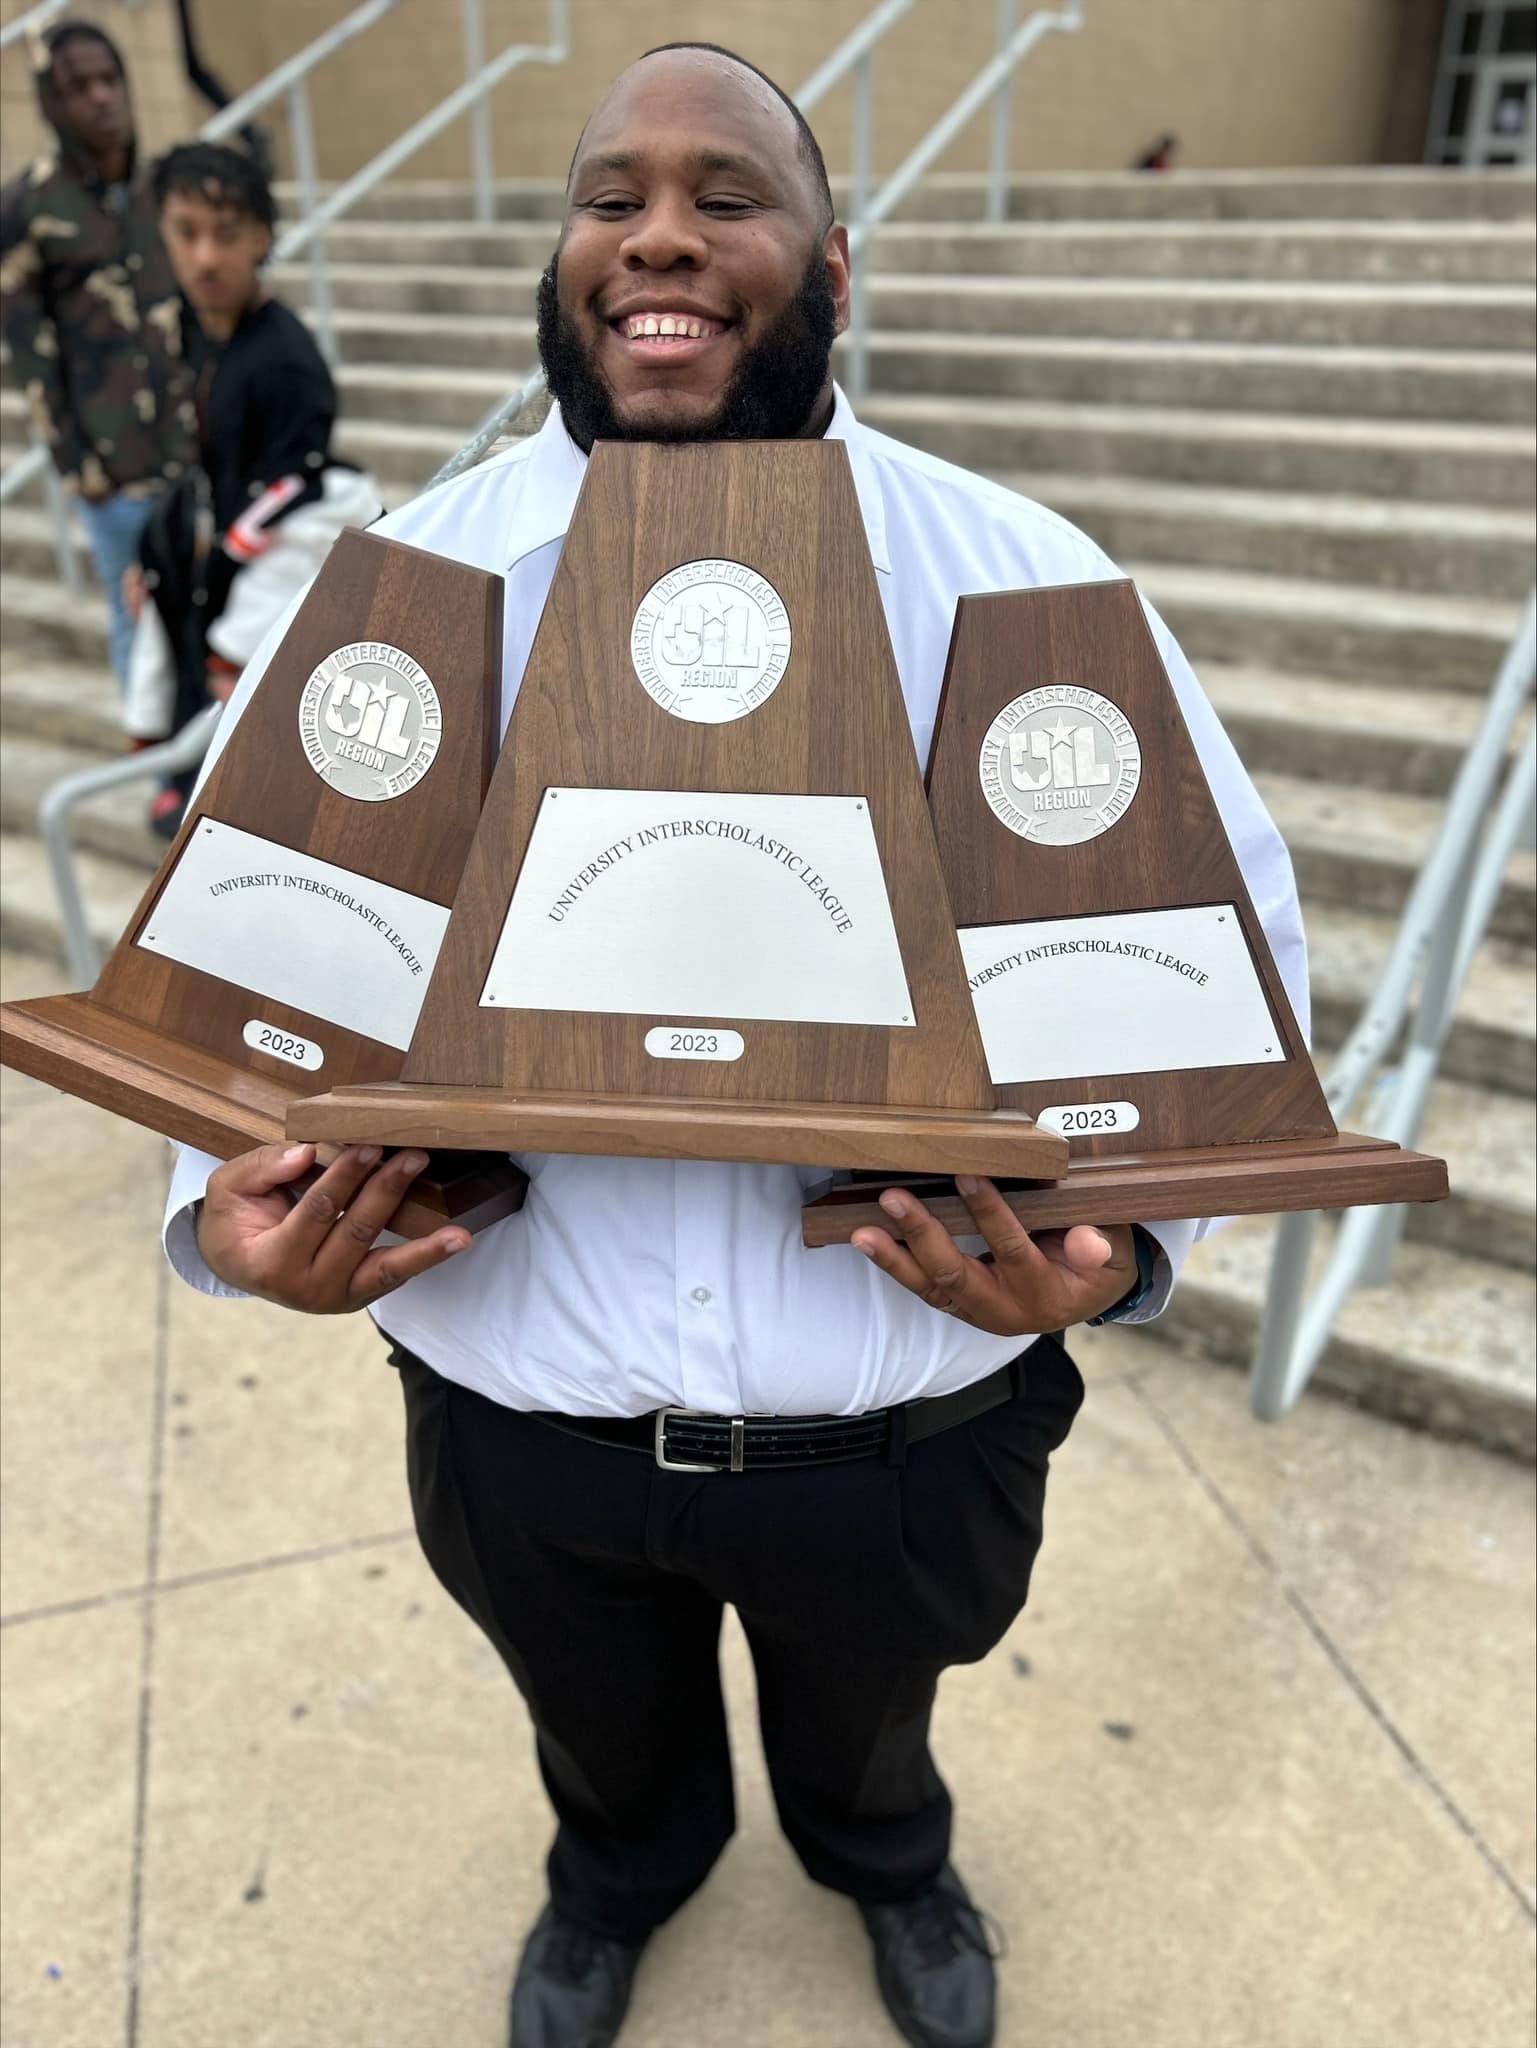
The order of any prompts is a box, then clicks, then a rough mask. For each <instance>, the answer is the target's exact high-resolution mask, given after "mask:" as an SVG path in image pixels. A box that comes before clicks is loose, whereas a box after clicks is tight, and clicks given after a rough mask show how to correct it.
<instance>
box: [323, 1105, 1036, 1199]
mask: <svg viewBox="0 0 1537 2048" xmlns="http://www.w3.org/2000/svg"><path fill="white" fill-rule="evenodd" d="M288 1136H289V1137H290V1138H304V1139H325V1140H328V1141H330V1142H333V1143H337V1144H365V1143H374V1144H389V1145H427V1146H433V1145H448V1146H453V1147H456V1148H463V1149H469V1148H476V1147H478V1148H480V1149H482V1150H489V1149H492V1148H495V1149H496V1150H497V1151H504V1150H505V1151H508V1152H563V1153H588V1154H595V1155H597V1156H599V1157H603V1158H618V1159H729V1160H740V1161H744V1162H746V1163H748V1164H750V1165H767V1166H818V1165H826V1166H838V1167H856V1168H866V1169H868V1170H870V1171H872V1172H893V1173H903V1172H907V1173H925V1172H927V1173H939V1172H944V1173H986V1174H1008V1175H1015V1176H1023V1177H1027V1178H1029V1179H1032V1180H1045V1179H1052V1178H1054V1177H1055V1176H1056V1175H1058V1174H1061V1173H1065V1172H1066V1171H1067V1165H1068V1148H1067V1141H1066V1139H1065V1138H1059V1137H1058V1136H1057V1135H1056V1133H1055V1132H1054V1131H1044V1130H1042V1129H1041V1128H1040V1126H1039V1125H1038V1124H1036V1123H1034V1122H1033V1121H1032V1120H1031V1118H1029V1117H1027V1116H1025V1115H1024V1114H1022V1113H1021V1112H1020V1111H1018V1110H1009V1109H999V1110H924V1109H892V1108H888V1107H886V1106H885V1105H882V1104H868V1105H866V1106H864V1107H859V1108H845V1107H834V1106H832V1105H829V1104H825V1103H817V1102H772V1103H758V1102H727V1101H706V1100H703V1099H701V1098H697V1097H672V1098H667V1097H659V1096H652V1097H648V1098H629V1097H624V1096H606V1095H508V1094H506V1093H504V1092H502V1091H501V1090H499V1089H494V1088H440V1087H422V1086H415V1085H412V1084H410V1083H407V1082H401V1081H383V1082H360V1083H357V1084H355V1085H353V1086H351V1087H346V1088H336V1089H333V1090H332V1091H331V1093H330V1094H328V1095H315V1096H310V1097H308V1098H307V1099H305V1100H303V1101H299V1102H294V1103H293V1104H292V1106H291V1107H290V1109H289V1112H288Z"/></svg>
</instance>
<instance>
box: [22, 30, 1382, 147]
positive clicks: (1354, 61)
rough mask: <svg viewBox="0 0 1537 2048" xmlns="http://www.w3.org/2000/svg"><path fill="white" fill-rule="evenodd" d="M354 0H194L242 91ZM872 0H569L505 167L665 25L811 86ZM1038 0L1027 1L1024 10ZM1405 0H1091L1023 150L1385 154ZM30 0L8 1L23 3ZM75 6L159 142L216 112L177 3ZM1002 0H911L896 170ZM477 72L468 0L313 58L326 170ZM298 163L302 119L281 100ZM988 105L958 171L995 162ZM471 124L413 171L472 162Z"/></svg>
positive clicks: (886, 64)
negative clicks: (207, 108) (205, 100)
mask: <svg viewBox="0 0 1537 2048" xmlns="http://www.w3.org/2000/svg"><path fill="white" fill-rule="evenodd" d="M350 4H351V0H260V4H251V0H195V5H196V8H197V15H196V19H197V25H198V31H199V35H200V38H201V41H202V43H203V45H204V55H205V57H206V59H207V61H208V62H209V63H210V64H211V65H212V67H213V69H214V70H215V71H216V72H217V73H218V74H219V75H220V76H222V77H223V79H224V81H225V83H226V85H227V86H228V87H229V89H230V90H231V91H232V92H233V91H240V90H242V89H244V88H245V87H246V86H248V85H250V84H252V83H254V82H255V81H256V80H257V79H259V78H260V77H262V76H263V75H264V74H265V73H267V72H268V71H270V70H271V69H272V68H273V67H274V66H275V65H277V64H278V63H280V62H281V61H282V60H283V59H284V58H285V57H287V56H289V55H291V54H292V53H293V52H294V51H295V50H297V49H300V48H302V47H303V46H304V45H305V44H306V43H307V42H309V41H311V40H313V39H314V38H315V37H316V36H317V35H319V34H320V33H321V32H322V31H323V29H325V28H326V27H328V26H329V25H330V24H331V23H332V22H334V21H337V20H339V19H340V18H341V17H342V16H343V15H344V14H345V13H346V12H348V11H349V5H350ZM869 5H870V0H772V4H769V0H750V4H747V5H743V4H741V0H739V4H738V5H737V6H735V7H732V8H727V7H725V6H724V5H722V4H721V0H572V6H571V14H572V22H573V38H572V44H573V48H572V56H571V58H570V60H569V61H568V62H567V64H566V65H565V66H564V67H562V68H561V69H559V70H556V71H548V70H544V69H542V68H528V69H524V70H523V71H521V72H518V73H515V74H514V75H513V77H512V78H511V79H510V80H509V81H508V82H507V84H506V85H505V86H503V87H502V88H501V89H500V90H499V92H498V93H497V95H496V97H495V99H494V102H493V108H494V121H495V126H494V134H495V156H496V166H497V170H498V172H499V173H501V174H502V175H504V176H521V175H549V174H551V173H558V172H562V171H564V169H565V166H566V162H567V160H568V158H569V155H570V152H571V147H572V144H573V142H574V140H575V138H576V135H577V133H578V132H579V130H580V127H581V123H582V120H583V118H584V116H585V115H586V113H587V112H588V111H589V110H590V108H591V106H592V104H593V102H594V100H595V98H596V96H597V95H598V93H599V92H600V91H601V89H602V87H603V85H604V84H605V83H606V81H607V80H608V79H609V78H610V77H611V76H612V75H613V73H614V72H615V71H617V70H618V69H619V68H620V67H621V66H622V65H623V64H624V63H625V62H627V61H628V60H629V59H630V58H631V57H633V56H635V55H637V54H638V53H639V52H640V51H641V50H643V49H645V48H647V47H648V46H649V45H651V44H653V43H657V42H665V41H672V40H677V39H689V38H698V39H705V40H712V39H720V40H726V41H729V42H730V43H731V44H732V45H733V46H734V47H736V48H738V49H740V50H741V51H742V53H743V54H744V55H745V56H748V57H750V58H751V59H752V60H753V61H754V62H755V63H758V64H760V65H762V67H763V68H764V69H765V70H766V71H768V72H769V73H770V74H771V76H773V77H775V78H777V79H778V80H779V81H780V83H781V84H783V85H784V86H785V87H786V88H787V89H789V90H791V91H793V90H795V89H796V88H797V87H798V86H799V85H800V84H801V83H802V81H803V80H804V79H805V78H806V77H807V76H809V74H810V73H811V72H812V70H814V69H815V67H816V65H817V64H818V63H819V62H820V61H821V60H822V58H823V57H824V56H825V55H826V54H827V53H828V52H829V51H830V50H832V49H833V48H834V47H836V45H837V43H838V42H839V41H840V40H841V39H842V37H843V36H845V35H846V34H847V33H848V32H849V30H850V29H852V28H853V27H854V26H855V25H856V24H857V23H858V22H859V21H860V20H862V19H863V18H864V16H865V14H866V13H867V11H868V8H869ZM1029 5H1030V0H1019V9H1018V11H1019V15H1020V17H1021V18H1023V17H1024V15H1025V14H1026V12H1027V11H1028V8H1029ZM1405 5H1406V0H1284V4H1280V0H1086V6H1085V14H1086V17H1087V19H1086V25H1085V27H1084V28H1083V29H1082V30H1081V31H1080V32H1079V33H1078V34H1077V35H1075V36H1063V35H1053V36H1050V37H1048V38H1047V39H1046V40H1045V42H1043V43H1042V44H1041V45H1040V46H1039V47H1038V48H1037V50H1036V51H1035V53H1034V54H1033V55H1032V56H1031V57H1030V58H1029V59H1027V61H1026V63H1025V65H1024V66H1023V67H1022V68H1021V70H1020V71H1019V73H1018V74H1017V82H1016V120H1015V145H1014V162H1015V165H1016V167H1017V168H1019V169H1021V170H1034V169H1052V168H1063V169H1096V168H1113V167H1117V166H1120V165H1124V164H1126V163H1128V162H1129V161H1130V160H1131V159H1132V158H1133V157H1134V156H1135V155H1136V154H1137V152H1138V151H1140V150H1141V149H1142V148H1144V147H1145V146H1146V145H1147V143H1148V142H1149V141H1150V140H1151V139H1152V138H1153V137H1155V136H1157V135H1159V134H1160V133H1163V132H1165V131H1170V132H1173V133H1174V134H1176V135H1178V137H1179V138H1180V145H1181V147H1180V155H1179V161H1180V163H1181V164H1183V165H1186V166H1191V167H1196V166H1222V165H1238V164H1330V163H1360V162H1373V161H1376V160H1377V158H1378V156H1379V153H1380V145H1381V142H1382V138H1383V135H1384V130H1385V125H1386V123H1387V121H1388V117H1389V112H1390V109H1391V107H1392V105H1393V93H1394V81H1395V77H1396V75H1397V73H1398V70H1399V68H1400V54H1401V52H1400V32H1401V29H1402V27H1403V25H1404V21H1405ZM20 7H21V0H0V16H3V18H5V19H9V18H11V16H12V15H14V14H15V13H17V12H19V11H20ZM79 11H80V12H81V13H83V14H87V15H90V16H92V17H93V18H98V19H100V20H102V21H103V23H104V24H105V25H106V26H107V27H108V28H109V29H110V30H111V32H112V33H113V34H115V35H117V36H118V37H119V39H120V40H121V42H122V44H123V46H124V49H125V51H126V53H127V55H128V58H129V62H130V65H131V67H132V73H133V81H134V88H135V96H136V100H137V103H138V105H139V108H140V113H141V122H142V127H143V131H144V134H145V139H146V141H147V142H148V143H149V145H150V146H151V147H154V146H157V145H159V144H163V143H164V142H166V141H168V140H170V139H171V137H172V136H173V135H174V134H176V133H177V132H178V130H179V128H184V127H185V126H188V125H195V121H196V119H197V118H198V117H199V113H200V109H199V108H198V107H197V106H196V105H195V103H194V102H193V101H192V99H191V97H190V96H189V94H188V93H187V91H186V88H185V86H184V85H181V84H180V82H179V72H178V60H177V59H176V57H175V55H174V51H175V33H174V28H173V26H172V20H171V9H170V7H169V6H168V5H167V4H166V0H144V4H143V6H142V7H141V8H139V9H137V10H134V11H129V10H128V9H126V8H125V7H123V6H122V5H121V4H116V0H82V4H81V6H80V9H79ZM485 17H486V46H487V50H488V52H489V53H492V54H494V53H495V52H496V51H498V50H500V49H502V48H504V47H506V46H507V45H508V44H509V43H511V42H514V41H533V42H538V41H541V40H542V39H543V35H544V28H545V9H544V6H543V4H542V0H485ZM995 22H996V0H915V4H914V6H913V9H912V12H911V14H910V15H908V16H907V17H906V18H905V19H904V20H903V21H902V22H901V23H900V24H899V25H898V26H897V28H896V29H895V30H894V31H893V32H892V33H891V35H890V36H889V38H888V39H887V41H886V43H885V44H883V46H882V49H881V54H880V58H879V63H878V67H877V84H878V114H877V131H876V155H877V161H878V165H879V167H881V168H890V167H891V166H893V165H894V164H895V163H896V162H897V161H898V160H899V159H900V157H901V156H902V154H903V153H904V152H905V151H906V150H907V149H908V148H909V147H910V146H911V145H912V143H913V142H914V141H916V140H917V138H918V137H919V136H920V135H921V134H922V133H923V132H924V130H925V129H926V128H927V127H928V126H929V124H930V123H931V122H932V121H933V120H934V119H935V118H936V117H937V116H938V115H939V114H940V113H941V112H942V111H943V110H944V109H945V107H947V106H948V105H949V103H950V101H951V100H952V99H953V98H954V97H955V95H956V94H957V93H958V92H959V91H960V90H961V89H962V87H963V86H964V85H965V84H966V83H967V82H968V81H969V80H970V78H971V77H972V76H973V75H974V74H975V73H976V71H977V70H978V68H979V67H980V66H981V65H982V64H983V63H984V62H985V61H986V59H987V58H988V56H989V55H990V54H991V52H992V49H993V43H994V35H995ZM463 75H464V59H463V48H462V42H461V11H460V8H459V7H458V6H456V5H454V4H452V0H399V5H398V8H397V10H396V12H395V13H394V14H393V15H391V16H390V17H388V18H387V19H386V20H385V21H384V22H383V23H381V24H380V25H379V26H378V27H376V28H374V29H373V30H372V31H370V32H369V33H368V34H367V35H365V36H364V37H363V38H361V39H360V40H359V41H358V42H357V43H355V44H353V45H351V46H350V47H349V48H348V49H346V50H344V51H343V52H342V53H340V54H339V55H338V56H336V57H334V58H333V59H331V60H330V61H329V63H328V64H327V65H326V66H325V68H324V69H323V70H322V71H321V72H320V73H318V74H317V76H316V80H315V91H314V107H315V126H316V132H317V147H318V152H319V156H320V162H321V168H322V172H323V173H324V174H325V175H327V176H331V177H336V176H341V175H345V174H346V173H348V172H350V171H352V170H355V169H356V168H357V167H358V165H359V164H360V163H361V162H363V161H364V160H366V158H367V157H368V156H370V155H371V154H373V153H374V152H375V151H376V150H378V149H381V148H382V147H383V146H384V145H385V143H387V142H388V141H390V140H391V139H392V138H393V137H394V136H395V135H397V134H398V133H400V131H401V130H402V129H404V128H405V127H407V126H408V125H409V124H410V123H411V122H412V121H413V120H415V119H417V118H418V117H419V116H420V115H421V114H423V113H424V112H426V111H427V109H428V108H429V107H431V106H432V105H433V104H434V103H435V102H436V101H437V100H438V99H439V98H441V97H442V96H443V95H444V94H445V93H447V92H449V91H451V90H452V89H453V87H454V86H455V85H456V84H458V83H459V82H460V81H461V80H462V78H463ZM3 88H4V98H3V103H0V104H3V111H4V113H5V115H6V116H7V117H8V118H7V119H6V121H5V135H4V150H3V156H0V162H3V165H4V167H5V168H6V169H7V170H9V169H11V168H14V166H15V163H16V162H17V161H18V160H20V159H22V158H24V157H25V155H26V154H27V153H28V151H29V150H30V149H31V148H32V147H33V144H34V138H35V135H36V131H37V124H36V120H35V116H34V115H33V113H32V109H31V104H30V81H29V80H28V79H27V76H26V66H25V63H24V62H23V61H21V60H20V59H19V58H18V56H17V54H16V53H15V52H13V51H12V52H7V53H6V58H5V63H4V77H3ZM273 126H274V129H275V133H276V140H277V143H278V149H279V156H280V159H282V158H283V157H285V156H286V136H285V133H284V122H283V120H282V118H281V117H280V116H276V115H275V116H274V119H273ZM814 126H815V127H816V128H817V131H818V133H819V135H820V137H821V139H822V142H823V145H824V148H825V150H826V153H827V156H828V161H829V165H830V167H831V168H832V169H833V170H834V172H835V173H836V172H837V171H839V170H841V169H843V168H845V167H846V163H847V156H848V93H847V91H846V90H838V91H836V92H835V93H834V94H833V95H832V96H831V97H830V98H829V99H827V100H825V101H824V102H823V103H822V105H821V107H820V108H818V110H817V112H816V115H815V119H814ZM986 150H987V122H986V119H985V117H984V118H981V119H979V120H977V121H975V122H973V124H972V126H971V127H970V129H969V130H968V131H967V132H966V133H965V134H964V135H963V136H962V138H961V139H960V140H959V141H958V142H957V143H956V144H955V146H954V147H953V148H952V150H951V152H950V154H949V155H948V156H947V158H946V159H945V167H946V168H951V169H971V168H976V167H979V166H980V165H981V164H982V163H983V161H984V160H985V155H986ZM467 161H468V143H467V140H466V134H465V130H464V127H463V125H462V124H461V125H460V126H459V127H458V128H456V129H453V130H451V131H450V132H449V134H448V135H447V136H445V137H443V138H440V139H439V140H437V141H436V142H434V143H431V144H429V145H428V146H427V147H426V148H425V149H424V150H423V151H422V152H421V154H420V155H419V156H417V157H416V158H415V159H414V160H413V162H412V163H411V165H410V166H409V167H408V168H407V169H406V170H405V171H404V172H403V173H402V175H406V176H415V177H460V176H463V175H464V174H465V171H466V166H467Z"/></svg>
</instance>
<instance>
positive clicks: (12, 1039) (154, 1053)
mask: <svg viewBox="0 0 1537 2048" xmlns="http://www.w3.org/2000/svg"><path fill="white" fill-rule="evenodd" d="M0 1065H4V1066H7V1067H14V1068H16V1069H17V1071H18V1072H20V1073H23V1074H30V1075H31V1076H32V1078H33V1079H34V1080H37V1081H45V1082H46V1083H47V1084H48V1085H49V1086H50V1087H52V1088H60V1089H62V1090H63V1091H64V1093H65V1094H66V1095H75V1096H78V1097H79V1098H80V1100H81V1101H83V1102H90V1103H94V1104H95V1105H96V1107H97V1108H98V1109H106V1110H110V1111H111V1112H112V1114H113V1115H114V1116H122V1117H127V1118H128V1119H129V1121H130V1122H131V1123H136V1124H142V1125H143V1126H144V1127H145V1128H146V1129H147V1130H151V1131H158V1132H159V1133H160V1134H161V1136H162V1137H166V1138H174V1139H175V1140H176V1141H177V1143H178V1144H182V1145H193V1146H196V1148H197V1149H198V1150H199V1151H200V1152H212V1153H213V1154H214V1156H215V1157H216V1158H219V1159H233V1158H234V1156H235V1154H236V1153H237V1152H248V1151H250V1150H251V1149H252V1147H253V1146H256V1145H276V1144H283V1143H285V1142H286V1138H285V1133H284V1129H283V1124H284V1118H285V1116H286V1115H287V1112H288V1109H289V1106H290V1104H291V1103H292V1101H293V1099H294V1090H293V1087H292V1086H291V1085H286V1084H285V1083H284V1082H283V1081H282V1080H281V1079H279V1078H278V1077H277V1076H275V1075H267V1074H258V1073H255V1072H253V1071H252V1070H251V1069H250V1068H249V1067H242V1066H237V1065H236V1064H235V1063H234V1062H233V1061H230V1060H224V1059H220V1058H219V1056H218V1055H217V1054H216V1053H210V1052H205V1051H203V1050H202V1049H200V1048H199V1047H196V1046H190V1045H188V1044H186V1043H185V1041H184V1040H181V1039H173V1038H168V1037H165V1036H162V1034H161V1033H159V1032H157V1031H152V1030H150V1029H149V1028H148V1027H147V1026H146V1025H143V1024H136V1023H134V1022H133V1021H132V1020H131V1019H129V1018H126V1017H120V1016H119V1015H117V1013H116V1012H115V1011H112V1010H108V1009H105V1008H103V1006H102V1005H101V1004H100V1003H95V1002H93V1001H92V1000H91V998H90V997H89V996H85V995H69V996H43V997H40V998H38V999H36V1000H34V1001H32V1002H25V1003H6V1004H4V1005H3V1006H0ZM334 1157H335V1151H334V1150H332V1151H330V1152H329V1153H325V1152H323V1153H322V1154H321V1155H320V1158H319V1166H318V1167H317V1172H318V1171H319V1169H320V1168H323V1167H324V1166H325V1165H326V1164H327V1163H328V1162H329V1159H331V1158H334ZM312 1177H313V1176H312ZM306 1184H307V1183H306V1182H298V1183H295V1185H296V1186H300V1187H302V1186H304V1185H306ZM527 1187H528V1182H527V1179H526V1177H525V1176H524V1175H523V1174H521V1173H519V1172H518V1170H517V1168H516V1167H514V1166H513V1165H512V1164H511V1162H510V1161H508V1160H505V1159H495V1158H482V1157H477V1156H475V1155H474V1154H470V1155H469V1156H458V1157H454V1156H448V1157H443V1158H434V1159H433V1160H432V1161H431V1163H430V1165H429V1167H428V1169H427V1171H426V1172H425V1173H424V1174H423V1175H422V1176H421V1177H420V1178H419V1179H418V1180H417V1181H416V1183H415V1184H414V1185H413V1187H412V1189H411V1192H410V1194H409V1195H408V1196H407V1197H406V1199H405V1201H404V1202H402V1203H401V1205H400V1207H399V1208H398V1209H397V1210H396V1211H395V1214H394V1215H393V1216H392V1217H391V1218H390V1221H389V1226H388V1227H389V1228H390V1229H391V1230H392V1231H394V1232H395V1233H396V1235H397V1236H400V1237H426V1236H428V1235H429V1233H430V1232H432V1231H434V1230H439V1229H441V1228H442V1226H443V1225H444V1224H445V1223H457V1224H459V1225H461V1226H462V1227H463V1228H464V1229H466V1230H469V1231H476V1230H483V1229H485V1227H486V1226H487V1224H490V1223H495V1222H496V1221H498V1219H499V1218H501V1217H503V1216H510V1215H511V1214H512V1213H513V1212H514V1211H515V1210H517V1209H521V1208H522V1206H523V1197H524V1194H525V1193H526V1191H527Z"/></svg>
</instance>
